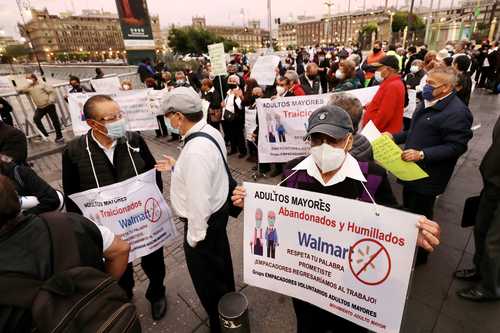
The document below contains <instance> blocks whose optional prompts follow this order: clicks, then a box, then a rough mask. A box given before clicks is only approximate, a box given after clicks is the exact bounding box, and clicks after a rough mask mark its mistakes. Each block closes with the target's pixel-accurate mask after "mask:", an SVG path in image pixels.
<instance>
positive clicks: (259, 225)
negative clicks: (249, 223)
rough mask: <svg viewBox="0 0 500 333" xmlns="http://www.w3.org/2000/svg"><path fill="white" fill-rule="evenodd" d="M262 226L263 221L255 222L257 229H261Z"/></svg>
mask: <svg viewBox="0 0 500 333" xmlns="http://www.w3.org/2000/svg"><path fill="white" fill-rule="evenodd" d="M261 226H262V220H255V227H256V228H257V229H259V228H260V227H261Z"/></svg>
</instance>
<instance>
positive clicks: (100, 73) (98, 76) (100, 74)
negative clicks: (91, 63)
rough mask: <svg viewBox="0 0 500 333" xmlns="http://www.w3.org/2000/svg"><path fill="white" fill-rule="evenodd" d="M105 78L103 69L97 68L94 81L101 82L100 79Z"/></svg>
mask: <svg viewBox="0 0 500 333" xmlns="http://www.w3.org/2000/svg"><path fill="white" fill-rule="evenodd" d="M103 77H104V72H103V71H102V69H100V68H99V67H97V68H96V69H95V77H94V80H99V79H102V78H103Z"/></svg>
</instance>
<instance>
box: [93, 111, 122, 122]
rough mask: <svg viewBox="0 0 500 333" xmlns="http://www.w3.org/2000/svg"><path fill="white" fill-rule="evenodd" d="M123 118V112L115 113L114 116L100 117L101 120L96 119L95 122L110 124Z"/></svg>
mask: <svg viewBox="0 0 500 333" xmlns="http://www.w3.org/2000/svg"><path fill="white" fill-rule="evenodd" d="M124 116H125V114H124V113H123V112H120V113H117V114H116V115H113V116H106V117H102V118H101V119H97V121H103V122H106V123H110V122H114V121H117V120H120V119H122V118H123V117H124Z"/></svg>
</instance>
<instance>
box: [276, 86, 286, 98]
mask: <svg viewBox="0 0 500 333" xmlns="http://www.w3.org/2000/svg"><path fill="white" fill-rule="evenodd" d="M285 92H286V89H285V88H283V87H282V86H277V87H276V93H277V94H278V96H282V95H284V94H285Z"/></svg>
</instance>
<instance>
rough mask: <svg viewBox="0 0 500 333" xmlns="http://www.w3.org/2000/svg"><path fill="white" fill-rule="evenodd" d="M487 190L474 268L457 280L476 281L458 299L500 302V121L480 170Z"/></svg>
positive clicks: (458, 274)
mask: <svg viewBox="0 0 500 333" xmlns="http://www.w3.org/2000/svg"><path fill="white" fill-rule="evenodd" d="M479 170H480V171H481V176H482V178H483V190H482V192H481V199H480V202H479V207H478V212H477V215H476V221H475V222H476V223H475V224H474V245H475V253H474V268H473V269H463V270H458V271H456V272H455V278H457V279H460V280H464V281H469V282H474V285H473V286H472V287H469V288H466V289H463V290H459V291H458V293H457V294H458V296H460V297H462V298H464V299H467V300H470V301H476V302H485V301H494V300H500V253H499V248H498V237H499V234H500V215H499V213H498V212H499V209H500V208H499V205H500V118H498V120H497V122H496V125H495V127H494V129H493V142H492V144H491V146H490V148H489V149H488V151H487V152H486V155H485V156H484V158H483V160H482V162H481V165H480V167H479Z"/></svg>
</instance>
